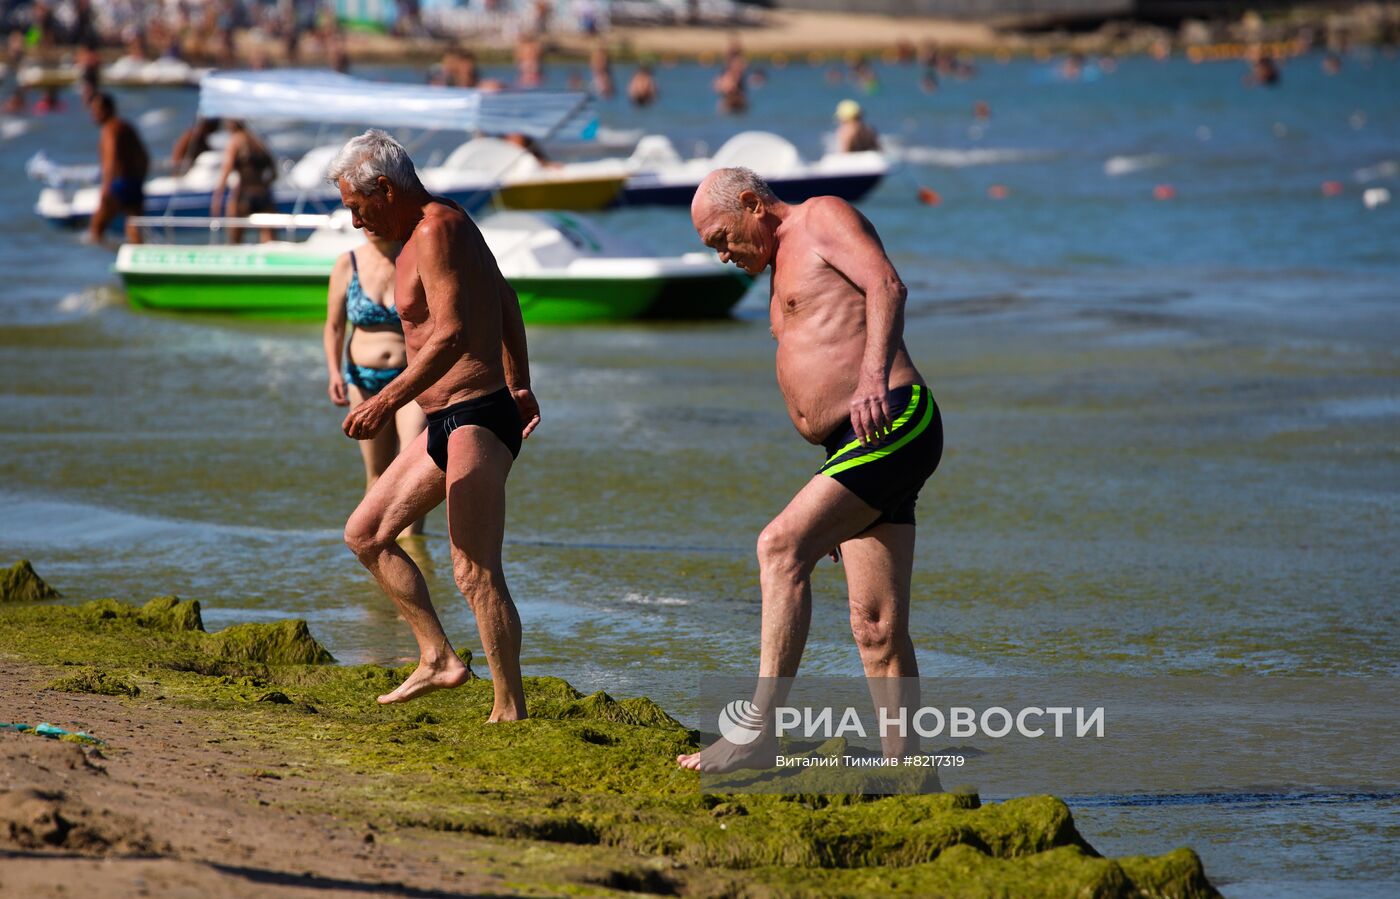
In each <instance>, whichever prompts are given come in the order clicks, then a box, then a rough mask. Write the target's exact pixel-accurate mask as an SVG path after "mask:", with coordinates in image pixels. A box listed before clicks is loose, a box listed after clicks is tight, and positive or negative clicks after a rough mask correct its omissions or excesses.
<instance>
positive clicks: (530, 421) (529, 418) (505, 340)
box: [500, 278, 540, 439]
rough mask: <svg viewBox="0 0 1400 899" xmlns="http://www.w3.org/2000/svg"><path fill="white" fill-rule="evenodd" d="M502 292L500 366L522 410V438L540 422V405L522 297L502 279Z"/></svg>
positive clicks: (527, 435)
mask: <svg viewBox="0 0 1400 899" xmlns="http://www.w3.org/2000/svg"><path fill="white" fill-rule="evenodd" d="M500 293H501V365H502V367H503V368H504V369H505V373H506V386H507V387H509V388H510V395H511V396H512V397H513V398H514V399H515V403H516V405H517V406H518V407H519V408H520V420H521V422H522V423H523V428H522V430H521V433H520V436H521V438H522V439H523V438H525V437H529V436H530V432H531V431H533V430H534V429H535V426H536V425H538V424H539V423H540V404H539V402H538V401H537V400H536V399H535V394H534V391H533V390H531V388H530V352H529V349H528V348H527V347H526V346H525V317H524V316H523V315H522V314H521V312H520V298H519V297H518V296H516V294H515V288H513V287H511V286H510V284H509V283H508V282H507V281H506V279H505V278H501V291H500Z"/></svg>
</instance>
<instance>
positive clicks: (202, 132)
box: [170, 118, 219, 175]
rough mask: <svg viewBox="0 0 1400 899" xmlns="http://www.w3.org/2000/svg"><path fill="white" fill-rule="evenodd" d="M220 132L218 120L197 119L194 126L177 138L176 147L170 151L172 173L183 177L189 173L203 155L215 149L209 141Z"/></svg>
mask: <svg viewBox="0 0 1400 899" xmlns="http://www.w3.org/2000/svg"><path fill="white" fill-rule="evenodd" d="M218 130H219V120H218V119H205V118H196V119H195V120H194V124H193V125H191V126H190V127H188V128H186V129H185V130H184V131H183V132H181V134H180V136H179V137H177V138H175V146H174V147H173V148H172V149H171V151H170V171H171V173H172V174H174V175H183V174H185V172H188V171H189V170H190V166H192V165H194V161H195V160H196V159H198V158H199V155H200V154H201V153H204V152H205V151H207V150H211V149H213V145H212V144H210V143H209V139H210V138H211V137H213V136H214V132H215V131H218Z"/></svg>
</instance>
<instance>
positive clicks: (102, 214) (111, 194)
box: [88, 93, 151, 243]
mask: <svg viewBox="0 0 1400 899" xmlns="http://www.w3.org/2000/svg"><path fill="white" fill-rule="evenodd" d="M88 111H89V112H90V113H91V114H92V120H93V121H94V122H96V123H97V127H98V128H99V129H101V136H100V137H99V138H98V143H97V158H98V162H99V164H100V165H101V168H102V198H101V200H99V201H98V204H97V211H96V212H94V213H93V215H92V223H91V225H90V226H89V228H88V240H89V241H90V242H92V243H101V242H102V237H103V234H104V233H105V232H106V230H107V227H108V226H109V225H110V224H111V223H112V221H113V220H114V219H116V217H117V216H118V215H126V216H127V222H126V239H127V242H128V243H140V242H141V230H140V229H139V228H137V227H136V226H135V225H133V224H132V223H131V218H130V217H131V216H135V215H140V214H141V213H142V212H143V211H145V205H146V174H147V172H149V171H150V167H151V157H150V154H149V153H147V152H146V145H145V143H143V142H142V140H141V135H139V134H137V133H136V129H135V128H133V127H132V126H131V123H130V122H128V121H126V120H125V119H122V118H118V117H117V104H116V101H115V100H113V99H112V96H111V95H110V94H104V93H98V94H96V95H95V96H94V97H93V98H92V101H91V102H90V103H89V104H88Z"/></svg>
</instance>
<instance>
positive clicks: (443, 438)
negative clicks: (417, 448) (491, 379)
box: [428, 387, 524, 471]
mask: <svg viewBox="0 0 1400 899" xmlns="http://www.w3.org/2000/svg"><path fill="white" fill-rule="evenodd" d="M467 425H477V426H478V427H483V428H485V429H486V430H488V431H490V432H491V433H492V434H495V435H496V436H497V437H498V438H500V441H501V442H502V443H504V444H505V445H506V449H508V450H510V455H511V457H512V458H514V457H516V456H519V455H520V439H521V438H520V431H521V429H522V428H523V427H524V426H523V425H522V424H521V423H520V409H519V408H518V407H516V405H515V397H513V396H511V395H510V388H508V387H502V388H501V389H500V390H497V391H496V392H495V393H488V394H487V395H486V396H478V397H474V398H472V399H469V400H464V401H462V402H460V403H456V404H454V405H451V406H448V407H447V408H446V409H442V410H441V411H438V412H430V413H429V414H428V455H429V456H431V457H432V459H433V461H434V462H436V463H437V467H438V468H441V469H442V470H443V471H447V438H448V437H450V436H452V432H453V431H455V430H457V429H458V428H464V427H466V426H467Z"/></svg>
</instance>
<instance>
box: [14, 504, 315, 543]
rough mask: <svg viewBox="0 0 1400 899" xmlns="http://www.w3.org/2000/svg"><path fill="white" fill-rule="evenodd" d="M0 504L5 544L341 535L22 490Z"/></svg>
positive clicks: (279, 540) (282, 540)
mask: <svg viewBox="0 0 1400 899" xmlns="http://www.w3.org/2000/svg"><path fill="white" fill-rule="evenodd" d="M0 507H2V508H4V510H5V525H4V527H3V529H0V544H3V545H5V546H7V547H50V546H65V547H72V546H79V545H81V546H88V545H93V544H98V545H111V544H114V543H135V542H138V541H146V540H150V539H153V538H161V539H163V540H172V539H175V538H181V539H186V540H195V541H197V542H214V541H220V540H224V539H227V538H230V537H234V538H240V539H252V540H265V541H275V542H279V543H281V542H285V541H286V540H287V539H288V538H298V539H314V540H317V541H324V540H338V539H339V538H340V532H339V531H338V530H279V529H274V528H263V527H253V526H248V525H228V524H215V523H211V522H206V521H194V520H189V519H176V518H163V517H160V516H154V515H142V514H140V513H136V512H125V511H122V510H120V509H111V508H107V507H105V506H99V505H96V504H93V503H83V502H73V501H71V500H61V499H47V498H43V497H35V496H25V495H22V494H0Z"/></svg>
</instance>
